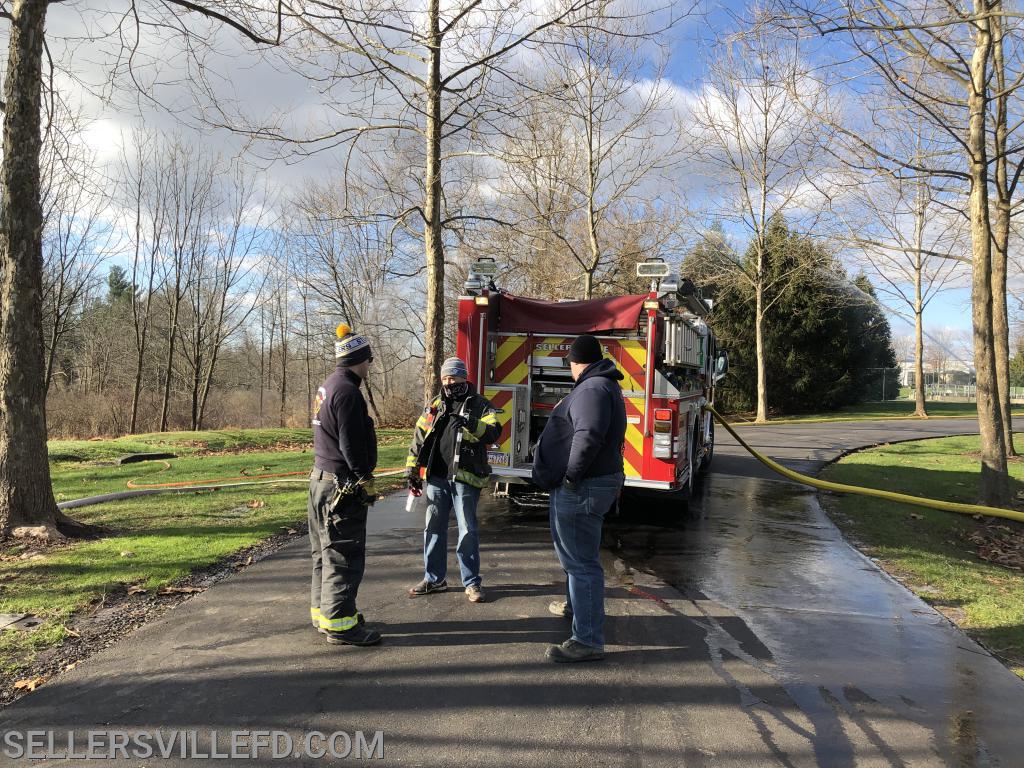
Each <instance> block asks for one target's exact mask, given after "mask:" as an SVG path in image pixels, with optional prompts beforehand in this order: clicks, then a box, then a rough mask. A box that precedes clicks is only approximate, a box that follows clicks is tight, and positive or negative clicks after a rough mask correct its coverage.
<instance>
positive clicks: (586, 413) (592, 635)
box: [533, 335, 626, 662]
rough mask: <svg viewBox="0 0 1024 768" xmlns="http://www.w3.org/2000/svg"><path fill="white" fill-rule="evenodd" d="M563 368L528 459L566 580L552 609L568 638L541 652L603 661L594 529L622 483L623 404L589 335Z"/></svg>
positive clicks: (616, 376) (615, 376) (614, 372)
mask: <svg viewBox="0 0 1024 768" xmlns="http://www.w3.org/2000/svg"><path fill="white" fill-rule="evenodd" d="M569 364H570V366H571V368H572V377H573V379H574V380H575V382H576V384H575V386H574V387H573V390H572V392H570V393H569V394H568V395H567V396H566V397H565V398H563V400H562V401H561V402H560V403H559V404H558V405H557V406H555V409H554V410H553V411H552V412H551V417H550V418H549V419H548V423H547V424H546V425H545V427H544V431H543V432H542V433H541V436H540V440H539V441H538V443H537V450H536V452H535V454H534V460H533V482H534V483H536V484H537V485H538V486H540V487H541V488H543V489H545V490H548V491H550V493H551V498H550V520H551V536H552V539H553V540H554V544H555V552H556V553H557V554H558V560H559V562H560V563H561V564H562V569H563V570H564V571H565V573H566V577H567V587H566V597H567V602H566V603H565V604H556V603H553V604H552V605H551V609H552V611H553V612H557V613H558V614H559V615H562V616H567V617H568V616H571V617H572V636H571V637H570V638H569V639H568V640H566V641H565V642H564V643H562V644H561V645H553V646H550V647H549V648H548V652H547V655H548V658H549V659H551V660H552V661H558V662H568V661H596V660H598V659H603V658H604V570H603V569H602V568H601V560H600V549H601V525H602V523H603V522H604V516H605V514H607V512H608V510H609V509H611V507H612V505H613V504H614V503H615V500H616V498H618V495H619V492H620V490H621V489H622V483H623V481H624V479H625V477H624V475H623V470H622V444H623V441H624V440H625V437H626V406H625V403H624V402H623V400H622V387H621V386H619V383H618V382H619V381H621V380H622V378H623V376H622V374H621V373H619V371H618V369H616V367H615V364H614V363H613V362H612V361H611V360H607V359H605V358H604V356H603V354H602V350H601V344H600V342H598V340H597V339H596V338H594V337H593V336H589V335H584V336H579V337H577V339H576V340H575V341H574V342H573V343H572V346H571V347H570V349H569Z"/></svg>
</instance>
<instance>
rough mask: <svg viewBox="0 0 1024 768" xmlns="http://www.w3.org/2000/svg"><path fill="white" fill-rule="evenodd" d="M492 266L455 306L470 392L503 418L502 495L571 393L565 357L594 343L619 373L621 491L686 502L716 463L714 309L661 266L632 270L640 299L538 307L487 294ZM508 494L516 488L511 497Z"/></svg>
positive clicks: (478, 271) (494, 461) (721, 358)
mask: <svg viewBox="0 0 1024 768" xmlns="http://www.w3.org/2000/svg"><path fill="white" fill-rule="evenodd" d="M495 273H496V265H495V263H494V262H493V261H491V260H488V259H482V260H480V261H477V262H474V263H473V264H472V265H471V267H470V272H469V277H468V279H467V280H466V284H465V293H466V295H464V296H462V297H460V298H459V321H458V322H459V324H458V355H459V357H461V358H462V359H463V360H465V361H466V363H467V365H468V367H469V377H470V380H471V381H473V383H474V384H476V386H477V388H478V389H479V390H480V391H481V392H483V394H484V396H485V397H487V399H489V400H490V401H491V402H492V403H493V404H494V406H495V407H496V408H498V409H500V411H501V412H500V414H499V419H500V421H501V435H500V436H499V437H498V439H497V441H496V442H495V443H493V444H492V445H489V446H488V459H489V461H490V463H491V466H492V468H493V471H494V474H495V476H496V478H497V480H498V483H499V491H502V492H507V491H509V490H514V488H515V487H516V486H515V485H514V484H518V483H525V482H528V481H529V477H530V468H531V462H532V461H533V449H534V446H535V445H536V442H537V439H538V437H539V436H540V433H541V430H542V429H543V428H544V424H545V422H546V421H547V419H548V417H549V415H550V413H551V411H552V410H553V409H554V407H555V405H556V404H557V403H558V401H559V400H561V399H562V398H563V397H564V396H565V395H566V394H568V392H569V391H570V390H571V389H572V384H573V381H572V377H571V375H570V370H569V363H568V360H567V359H566V355H567V354H568V352H569V347H570V345H571V344H572V342H573V340H574V339H575V338H576V337H577V336H578V335H580V334H584V333H591V334H594V335H595V336H597V338H598V339H599V340H600V342H601V344H602V346H603V347H604V353H605V356H606V357H608V358H610V359H612V360H613V361H614V362H615V364H616V366H617V367H618V369H619V371H621V372H622V375H623V377H624V378H623V380H622V381H621V382H620V383H621V384H622V390H623V393H622V394H623V398H624V399H625V401H626V420H627V424H626V443H625V447H624V460H625V462H624V463H625V471H626V489H627V491H629V490H631V489H633V490H644V491H651V492H662V493H667V494H674V495H675V496H676V497H682V498H688V497H689V495H690V492H691V490H692V487H693V484H694V483H695V482H696V481H698V480H699V478H700V476H701V474H702V473H703V472H706V471H707V468H708V465H709V464H710V463H711V457H712V455H713V452H714V443H715V429H714V421H713V420H712V417H711V414H710V412H708V411H707V410H706V406H708V405H713V404H714V399H715V384H716V383H717V382H718V381H720V380H721V379H722V377H723V376H724V375H725V372H726V370H727V368H728V356H727V355H726V353H725V352H724V351H721V350H718V349H717V347H716V343H715V337H714V334H713V333H712V332H711V329H710V328H708V325H707V323H706V322H705V318H706V317H707V315H708V313H709V312H710V303H709V302H708V301H707V300H705V299H703V298H701V295H700V292H699V291H698V290H697V288H696V286H694V284H693V283H692V282H690V281H689V280H686V279H683V280H680V279H679V278H678V277H676V276H674V275H670V274H669V266H668V264H666V263H665V262H662V261H649V262H644V263H642V264H639V265H637V274H638V275H639V276H641V277H649V278H651V290H650V292H649V293H646V294H636V295H628V296H613V297H609V298H601V299H592V300H588V301H542V300H539V299H528V298H524V297H522V296H513V295H512V294H509V293H505V292H503V291H501V290H499V289H496V288H495V287H494V284H493V282H491V278H492V276H493V275H494V274H495ZM510 484H511V485H510Z"/></svg>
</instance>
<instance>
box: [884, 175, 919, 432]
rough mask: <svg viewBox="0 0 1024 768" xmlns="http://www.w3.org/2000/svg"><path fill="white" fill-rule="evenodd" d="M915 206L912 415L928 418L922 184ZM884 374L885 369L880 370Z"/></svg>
mask: <svg viewBox="0 0 1024 768" xmlns="http://www.w3.org/2000/svg"><path fill="white" fill-rule="evenodd" d="M916 202H917V206H916V208H915V210H914V248H915V251H916V252H915V254H914V400H915V406H914V415H915V416H918V417H920V418H922V419H927V418H928V406H927V403H926V402H925V397H924V296H923V293H924V292H923V289H922V286H921V280H922V273H923V272H924V254H923V251H924V225H925V221H924V215H925V207H926V203H925V198H924V185H923V184H921V185H919V186H918V197H917V201H916ZM882 376H883V377H884V376H885V371H882ZM883 380H884V378H883Z"/></svg>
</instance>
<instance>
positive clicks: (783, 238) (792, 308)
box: [684, 217, 898, 413]
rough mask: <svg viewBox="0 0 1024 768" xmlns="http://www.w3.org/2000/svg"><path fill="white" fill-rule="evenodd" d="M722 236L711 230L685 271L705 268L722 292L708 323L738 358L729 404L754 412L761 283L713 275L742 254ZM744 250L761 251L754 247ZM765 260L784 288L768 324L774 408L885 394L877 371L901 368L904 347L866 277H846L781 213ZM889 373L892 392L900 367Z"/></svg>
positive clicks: (812, 407) (707, 285)
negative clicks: (756, 288) (897, 347)
mask: <svg viewBox="0 0 1024 768" xmlns="http://www.w3.org/2000/svg"><path fill="white" fill-rule="evenodd" d="M722 242H724V238H722V239H719V238H717V237H715V236H714V235H712V236H706V237H705V238H703V239H702V240H701V242H699V243H698V244H697V246H696V247H695V248H694V249H693V250H692V251H691V252H690V254H689V255H688V256H687V258H686V260H685V261H684V272H685V273H686V274H693V275H697V276H699V275H704V276H705V280H704V281H702V282H701V287H702V289H703V291H704V295H705V296H709V295H710V296H712V297H713V298H715V299H716V301H715V308H714V312H713V313H712V317H711V319H710V323H711V326H712V328H714V329H715V332H716V334H717V335H718V338H719V346H720V347H722V348H724V349H727V350H728V351H729V356H730V372H729V376H728V377H727V378H726V380H725V386H723V387H722V389H721V390H720V396H721V400H722V405H723V406H724V407H725V408H727V409H729V410H748V409H751V408H753V406H754V403H755V402H756V396H757V376H756V364H755V358H754V296H753V289H752V286H751V285H750V284H749V283H745V282H743V281H742V280H730V281H723V280H721V279H719V280H716V279H715V276H720V275H723V274H725V271H724V270H716V269H715V268H714V264H715V262H716V260H717V259H722V258H735V256H734V255H730V254H731V251H728V250H726V249H724V248H722V247H721V245H720V244H721V243H722ZM743 258H744V259H748V260H749V259H752V258H754V254H753V252H752V251H750V250H748V252H747V253H746V254H744V256H743ZM765 265H766V269H768V270H769V272H770V273H771V274H770V275H769V277H770V281H769V282H770V283H771V284H772V285H774V286H778V287H779V288H778V292H776V293H773V294H772V295H770V296H767V297H766V301H767V302H771V303H772V312H771V315H770V317H769V319H768V322H767V325H766V329H765V337H766V350H767V355H766V361H765V362H766V373H767V382H768V392H769V398H770V401H771V406H772V408H773V409H774V410H777V411H779V412H783V413H797V412H801V411H821V410H833V409H836V408H840V407H842V406H844V405H850V404H853V403H856V402H861V401H864V400H866V399H869V398H872V397H874V398H877V397H879V396H880V392H881V386H880V383H881V380H880V378H879V375H880V373H881V372H880V371H879V370H878V369H879V368H895V365H896V355H895V352H894V351H893V348H892V343H891V332H890V328H889V324H888V321H887V320H886V319H885V316H884V314H883V313H882V311H881V310H880V308H879V306H878V304H877V303H876V302H875V301H874V300H873V298H874V289H873V288H872V287H871V284H870V282H868V280H867V278H865V277H864V276H863V275H861V276H858V278H857V279H856V280H854V281H853V282H852V283H851V282H850V281H848V280H847V278H846V275H845V273H844V271H843V270H842V267H841V266H840V265H839V264H838V262H837V261H836V260H835V258H834V257H833V256H832V255H831V254H830V253H829V252H828V251H827V250H826V249H824V248H823V247H822V246H820V245H819V244H818V243H816V242H815V241H814V240H813V239H812V238H809V237H807V236H804V235H799V234H796V233H793V232H791V231H790V230H789V227H788V226H787V225H786V222H785V220H784V219H783V218H782V217H775V218H774V219H773V220H772V221H771V223H770V225H769V227H768V231H767V235H766V259H765ZM734 272H735V271H734ZM872 369H875V370H872ZM887 375H888V376H889V378H888V379H886V382H885V383H886V389H887V394H888V393H890V392H891V393H892V394H893V395H895V394H896V393H897V392H898V384H897V380H896V377H897V372H896V371H895V370H892V371H889V372H888V373H887Z"/></svg>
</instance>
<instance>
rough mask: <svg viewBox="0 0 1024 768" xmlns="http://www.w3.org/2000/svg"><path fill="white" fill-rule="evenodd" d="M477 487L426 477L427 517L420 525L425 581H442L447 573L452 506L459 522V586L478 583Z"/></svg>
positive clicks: (478, 498) (456, 551)
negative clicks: (424, 522)
mask: <svg viewBox="0 0 1024 768" xmlns="http://www.w3.org/2000/svg"><path fill="white" fill-rule="evenodd" d="M479 501H480V489H479V488H474V487H473V486H471V485H466V484H465V483H451V482H448V481H447V480H442V479H440V478H437V477H431V478H430V479H429V480H427V520H426V525H425V527H424V529H423V565H424V569H425V573H424V577H425V578H426V579H427V581H434V582H437V581H441V580H442V579H444V577H445V575H446V574H447V573H448V520H449V519H450V518H451V512H452V507H454V508H455V519H456V520H458V523H459V543H458V545H457V546H456V548H455V554H456V555H457V556H458V558H459V570H460V571H462V586H464V587H472V586H477V587H478V586H480V584H481V582H482V581H483V580H482V579H481V578H480V537H479V535H477V528H476V505H477V502H479Z"/></svg>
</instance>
